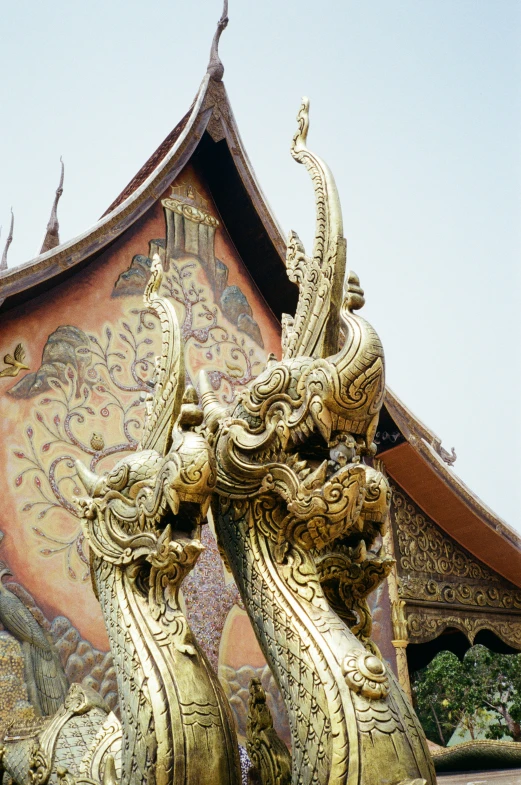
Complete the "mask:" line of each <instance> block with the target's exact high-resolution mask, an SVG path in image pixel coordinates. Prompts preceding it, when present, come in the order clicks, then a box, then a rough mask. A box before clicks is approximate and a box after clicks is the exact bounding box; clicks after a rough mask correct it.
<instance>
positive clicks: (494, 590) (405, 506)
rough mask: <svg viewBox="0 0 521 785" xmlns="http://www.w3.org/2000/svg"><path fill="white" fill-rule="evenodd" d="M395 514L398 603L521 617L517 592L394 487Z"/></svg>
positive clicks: (520, 595)
mask: <svg viewBox="0 0 521 785" xmlns="http://www.w3.org/2000/svg"><path fill="white" fill-rule="evenodd" d="M393 511H394V520H395V532H396V537H397V541H398V542H397V545H398V549H397V550H398V554H397V555H398V556H399V560H398V566H399V572H400V597H402V598H403V599H406V600H424V601H428V602H429V601H430V602H437V603H448V604H452V605H454V604H456V605H462V606H474V607H475V608H504V609H505V610H512V611H521V591H520V590H519V589H517V588H516V587H515V586H512V585H511V584H509V583H508V582H507V581H505V580H503V579H502V578H500V577H499V576H498V575H495V574H494V573H493V572H492V571H491V570H489V569H488V568H487V567H485V566H484V565H483V564H481V563H480V562H478V561H477V559H475V558H474V557H473V556H471V555H470V554H469V553H467V552H466V551H465V550H464V549H463V548H461V547H460V546H459V545H457V544H456V543H455V542H454V541H453V540H452V539H451V538H450V537H449V536H448V535H447V534H445V533H444V532H442V531H441V530H440V529H439V528H438V527H437V526H436V524H434V523H433V522H432V521H430V520H429V519H428V518H427V517H426V516H425V515H424V514H423V513H422V512H421V511H420V510H419V509H418V508H417V507H416V506H415V505H414V504H413V503H412V502H411V501H410V500H408V499H407V497H406V496H405V495H404V494H403V493H401V492H400V491H399V490H398V489H397V488H396V487H394V488H393ZM461 579H464V580H461Z"/></svg>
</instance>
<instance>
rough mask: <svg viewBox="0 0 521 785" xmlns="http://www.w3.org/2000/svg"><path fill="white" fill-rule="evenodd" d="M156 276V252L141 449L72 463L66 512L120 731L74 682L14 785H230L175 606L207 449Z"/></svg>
mask: <svg viewBox="0 0 521 785" xmlns="http://www.w3.org/2000/svg"><path fill="white" fill-rule="evenodd" d="M161 277H162V263H161V260H160V258H159V257H158V256H156V258H155V259H154V262H153V265H152V271H151V276H150V280H149V282H148V285H147V289H146V292H145V304H146V305H147V307H148V308H149V309H150V310H151V311H153V312H155V313H156V315H157V316H158V317H159V319H160V323H161V329H162V336H163V341H162V348H161V354H160V356H159V357H158V358H157V359H156V375H155V379H154V391H153V393H151V394H150V396H149V398H148V400H147V401H146V405H147V412H148V418H147V422H146V424H145V427H144V429H143V438H142V442H141V445H140V450H139V451H138V452H137V453H133V454H131V455H129V456H127V457H125V458H123V459H122V460H120V461H119V462H118V463H117V464H116V465H115V466H114V468H113V469H112V470H111V471H109V472H108V473H106V474H104V475H102V476H99V475H97V474H95V473H94V472H92V471H90V470H89V469H88V468H87V467H86V466H84V465H83V464H81V463H80V462H78V463H77V467H76V468H77V472H78V477H79V479H80V481H81V482H82V483H83V485H84V487H85V489H86V491H87V493H88V496H87V497H86V498H83V499H79V500H78V502H77V504H78V508H79V510H80V516H81V520H82V526H83V531H84V535H85V538H86V539H87V541H88V543H89V548H90V556H91V574H92V579H93V586H94V589H95V592H96V595H97V597H98V599H99V601H100V604H101V609H102V612H103V615H104V619H105V624H106V627H107V632H108V635H109V642H110V647H111V652H112V656H113V661H114V666H115V669H116V673H117V681H118V693H119V703H120V711H121V723H119V722H118V721H117V720H116V718H115V716H114V715H111V719H110V725H109V727H107V711H108V707H104V708H103V710H102V709H101V708H100V706H101V703H102V702H101V699H100V698H99V696H97V694H96V693H93V692H92V691H90V692H89V691H86V690H84V689H83V688H81V687H80V685H73V686H72V687H71V689H70V691H69V693H68V695H67V698H66V700H65V703H64V704H63V706H62V708H61V709H60V710H59V711H58V712H57V713H56V714H55V715H54V717H52V718H51V720H50V721H49V724H48V725H47V726H46V727H45V728H44V730H43V731H42V732H41V733H38V735H37V736H36V740H35V743H34V744H33V748H32V750H31V752H30V756H29V760H28V762H27V765H26V767H25V773H24V770H23V766H20V764H18V766H17V767H16V766H14V765H13V766H11V767H10V769H9V768H8V770H9V771H10V772H12V776H13V779H14V780H15V782H17V783H18V784H19V785H26V780H27V777H28V776H29V777H30V781H31V782H32V783H34V785H45V782H46V781H47V779H48V778H49V776H50V774H51V772H53V771H56V770H57V767H61V769H63V770H65V771H66V772H67V776H69V775H70V778H71V781H76V782H78V783H79V782H80V781H81V780H82V777H79V776H78V775H79V774H80V769H81V770H83V771H85V770H88V772H89V777H87V778H86V779H87V780H88V781H89V782H91V783H96V782H100V783H101V782H103V783H105V785H110V784H111V783H114V785H115V783H116V782H117V781H118V780H119V777H121V781H122V782H123V783H124V785H142V783H144V782H148V781H150V778H151V777H152V779H153V781H154V782H155V783H156V785H170V783H171V782H172V781H175V782H179V783H180V785H181V783H182V785H196V783H197V784H198V783H200V782H201V781H202V780H203V779H207V780H208V781H211V782H216V783H217V782H218V783H219V785H221V783H223V784H224V785H238V782H239V780H240V773H239V760H238V750H237V743H236V739H235V734H234V730H233V726H232V722H233V721H232V719H231V713H230V710H229V707H228V705H227V703H226V699H225V697H224V694H223V692H222V689H221V687H220V685H219V682H218V680H217V677H216V675H215V674H214V673H213V672H212V670H211V668H210V666H209V664H208V662H207V660H206V659H205V657H204V655H203V654H202V652H201V650H200V649H199V647H198V645H197V642H196V641H195V639H194V637H193V635H192V633H191V631H190V628H189V626H188V623H187V620H186V618H185V616H184V613H183V610H182V608H181V605H180V600H179V588H180V585H181V582H182V580H183V578H184V577H185V575H186V574H187V573H188V572H189V571H190V570H191V569H192V568H193V566H194V564H195V562H196V560H197V558H198V556H199V555H200V553H201V550H202V546H201V543H200V526H201V524H202V523H203V520H204V517H205V515H206V511H207V509H208V506H209V503H210V497H211V493H212V491H213V488H214V486H215V481H216V472H215V461H214V458H213V454H212V452H211V450H210V446H209V444H208V442H207V440H206V439H205V437H204V435H203V434H202V433H199V432H197V430H196V429H197V428H198V426H200V425H201V422H202V419H203V415H202V411H201V410H200V409H199V407H198V399H197V394H196V393H195V390H194V389H193V388H188V389H187V390H184V383H185V378H184V368H183V360H182V354H183V353H182V347H181V342H180V331H179V327H178V324H177V317H176V314H175V310H174V307H173V304H172V303H171V302H170V301H169V300H168V299H166V298H164V297H160V296H159V288H160V284H161ZM118 730H119V731H120V732H118ZM78 733H80V736H79V737H78ZM78 738H81V739H82V742H83V743H78ZM4 743H6V742H4ZM22 743H23V742H22V741H20V742H19V743H18V745H17V744H16V743H15V742H13V744H12V745H8V744H7V743H6V746H7V752H6V754H5V755H4V766H5V767H8V766H9V760H8V758H9V759H12V760H13V761H14V760H15V759H17V756H18V758H19V757H20V746H19V745H20V744H22ZM25 743H26V744H27V742H25ZM203 748H204V749H207V750H208V754H207V755H206V756H205V755H201V750H202V749H203ZM120 754H121V765H120V772H119V773H117V776H116V769H115V768H114V766H115V763H114V761H115V759H116V757H117V758H118V760H119V755H120ZM26 757H27V756H26ZM111 761H112V763H111ZM24 765H25V764H24ZM15 769H16V770H15ZM62 779H63V777H62ZM83 779H85V778H83Z"/></svg>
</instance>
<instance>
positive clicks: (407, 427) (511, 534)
mask: <svg viewBox="0 0 521 785" xmlns="http://www.w3.org/2000/svg"><path fill="white" fill-rule="evenodd" d="M385 405H386V407H387V409H388V411H389V414H390V415H391V417H392V418H393V420H394V421H395V423H396V425H397V426H398V428H399V429H400V431H401V432H402V434H403V436H404V437H405V439H406V440H407V443H408V444H409V445H410V446H411V447H412V448H413V450H414V451H415V452H416V453H417V455H418V456H419V457H420V458H421V460H422V462H423V463H424V464H425V466H426V468H427V470H428V472H430V473H431V474H432V475H433V481H434V478H436V479H437V480H438V481H439V482H440V483H442V485H443V486H444V487H445V488H447V490H448V491H450V493H451V494H453V495H454V496H455V497H456V498H457V499H458V500H459V501H460V502H461V504H462V505H464V507H465V508H466V510H467V511H468V513H469V515H471V516H472V518H473V525H472V530H470V529H469V531H468V532H465V533H464V534H462V536H463V537H464V540H465V541H462V540H461V539H459V538H458V536H457V535H456V534H455V532H454V530H453V519H452V515H451V511H450V507H449V506H447V508H446V510H447V514H446V516H445V515H444V514H443V511H441V512H440V511H438V512H437V513H436V515H432V514H431V512H432V511H431V510H429V509H426V505H425V499H421V498H415V501H416V502H417V504H419V505H420V507H422V509H423V510H424V512H425V513H427V515H430V516H431V517H432V518H433V519H434V520H435V521H436V523H438V524H439V525H440V526H441V528H442V529H444V530H445V531H446V532H447V533H448V534H450V535H451V536H452V537H454V538H455V539H458V541H459V542H460V544H461V545H463V546H464V547H465V548H467V550H469V551H470V552H471V553H474V555H475V556H477V557H478V558H480V559H481V560H482V561H484V562H485V563H489V562H488V559H489V557H490V554H487V553H486V552H482V551H481V549H480V547H479V539H480V533H482V534H483V536H484V535H485V529H487V530H488V531H489V532H493V533H494V534H495V535H497V538H498V539H497V541H496V540H495V542H496V546H495V547H497V548H498V549H503V550H504V549H505V548H506V552H508V553H510V554H512V553H513V551H514V552H515V553H516V560H517V559H518V557H519V555H521V537H520V536H519V535H518V534H517V532H516V531H514V529H512V528H511V527H510V526H508V524H507V523H505V521H503V520H501V518H499V517H498V516H497V515H496V514H495V513H494V512H493V511H492V510H491V509H490V508H489V507H487V505H486V504H485V503H484V502H482V501H481V500H480V499H479V498H478V497H477V496H476V495H475V494H474V493H473V492H472V491H471V490H470V489H469V488H468V487H467V486H466V485H465V483H464V482H463V481H462V480H461V479H460V478H459V477H458V476H457V475H456V474H455V472H454V470H453V469H452V468H451V467H449V466H447V464H446V463H445V462H444V461H443V459H442V457H441V455H440V447H441V440H440V439H439V438H438V437H437V436H436V435H435V434H434V433H433V432H432V431H431V430H429V429H428V428H427V427H426V426H425V425H424V424H423V423H422V422H421V421H420V420H419V419H418V418H417V417H416V416H415V415H414V414H412V412H411V411H410V410H409V409H407V407H406V406H405V405H404V404H403V403H402V401H401V400H400V399H399V398H398V396H397V395H395V393H393V392H392V390H390V389H389V388H388V387H387V388H386V395H385ZM402 446H403V445H402ZM397 449H399V447H395V448H393V449H391V450H389V451H387V452H386V453H382V455H381V458H382V460H383V462H384V464H386V455H388V453H389V454H390V453H393V452H394V451H395V450H397ZM388 462H389V463H391V462H392V459H391V457H390V455H389V459H388ZM400 484H401V485H402V487H403V489H404V490H405V491H406V492H407V493H409V487H410V483H408V481H407V477H405V478H401V479H400ZM408 485H409V487H408ZM410 495H411V496H413V498H414V494H411V493H410ZM469 520H470V519H469ZM485 540H486V541H487V542H489V537H488V535H487V536H485ZM476 549H478V550H479V551H480V552H479V553H477V552H475V551H476ZM520 567H521V562H520ZM495 569H496V568H495ZM505 577H506V576H505ZM510 580H512V577H510ZM517 582H521V574H520V575H519V577H518V581H517ZM520 585H521V584H520Z"/></svg>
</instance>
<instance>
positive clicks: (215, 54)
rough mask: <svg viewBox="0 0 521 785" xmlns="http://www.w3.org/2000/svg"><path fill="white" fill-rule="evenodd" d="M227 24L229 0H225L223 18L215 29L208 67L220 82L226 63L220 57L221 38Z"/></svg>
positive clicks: (208, 70)
mask: <svg viewBox="0 0 521 785" xmlns="http://www.w3.org/2000/svg"><path fill="white" fill-rule="evenodd" d="M227 24H228V0H224V2H223V12H222V14H221V18H220V19H219V21H218V22H217V30H216V31H215V35H214V37H213V41H212V48H211V49H210V60H209V61H208V68H207V69H206V72H207V73H208V74H210V76H211V77H212V79H214V80H215V81H216V82H220V81H221V79H222V78H223V75H224V65H223V64H222V62H221V58H220V57H219V39H220V37H221V33H222V31H223V30H224V28H225V27H226V25H227Z"/></svg>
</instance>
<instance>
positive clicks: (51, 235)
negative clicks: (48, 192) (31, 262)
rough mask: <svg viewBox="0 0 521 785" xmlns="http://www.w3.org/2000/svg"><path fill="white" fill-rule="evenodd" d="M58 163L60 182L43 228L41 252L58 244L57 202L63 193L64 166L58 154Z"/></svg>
mask: <svg viewBox="0 0 521 785" xmlns="http://www.w3.org/2000/svg"><path fill="white" fill-rule="evenodd" d="M60 163H61V175H60V182H59V185H58V188H57V189H56V195H55V197H54V202H53V205H52V210H51V217H50V218H49V223H48V224H47V229H46V230H45V237H44V238H43V243H42V247H41V248H40V253H41V254H42V253H45V252H46V251H50V250H51V248H56V246H57V245H59V244H60V224H59V223H58V202H59V201H60V196H61V195H62V193H63V176H64V174H65V167H64V165H63V159H62V157H61V156H60Z"/></svg>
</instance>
